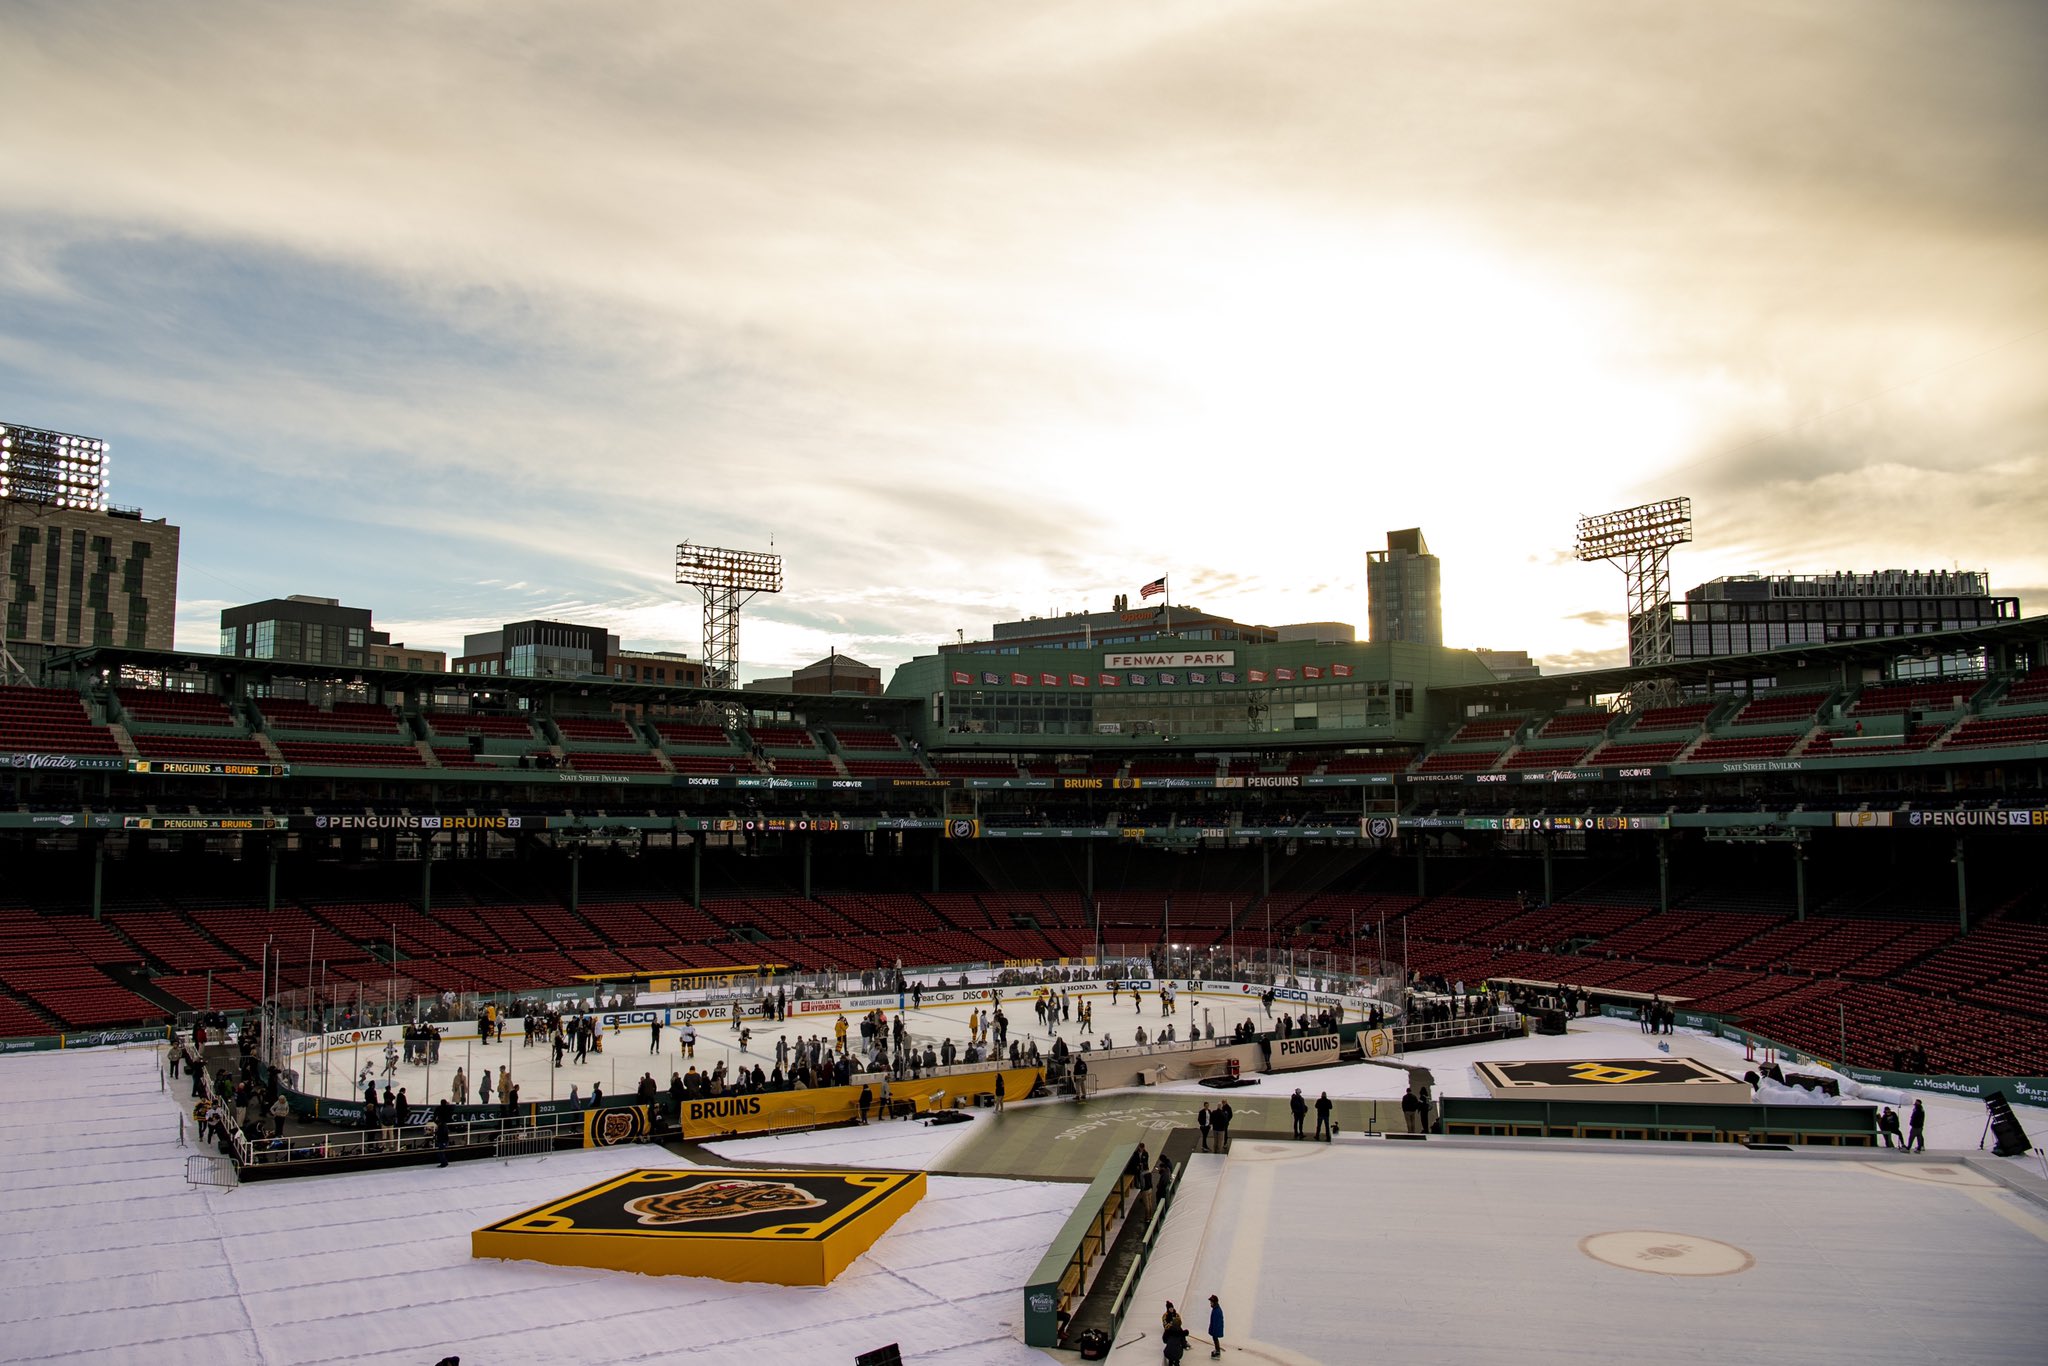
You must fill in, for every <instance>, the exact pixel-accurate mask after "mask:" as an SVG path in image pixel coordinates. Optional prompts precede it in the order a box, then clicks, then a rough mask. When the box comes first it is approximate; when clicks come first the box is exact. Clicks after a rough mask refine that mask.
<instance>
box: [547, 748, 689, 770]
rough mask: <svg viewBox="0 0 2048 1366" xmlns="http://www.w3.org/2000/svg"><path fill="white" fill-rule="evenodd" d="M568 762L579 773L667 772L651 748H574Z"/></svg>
mask: <svg viewBox="0 0 2048 1366" xmlns="http://www.w3.org/2000/svg"><path fill="white" fill-rule="evenodd" d="M567 763H568V765H569V767H571V768H573V769H575V770H576V771H577V772H578V773H666V772H668V770H667V769H666V768H664V767H662V763H661V760H660V759H658V758H656V757H655V756H654V754H653V752H652V751H650V750H644V749H643V750H633V751H627V750H594V749H572V750H570V751H569V752H568V758H567Z"/></svg>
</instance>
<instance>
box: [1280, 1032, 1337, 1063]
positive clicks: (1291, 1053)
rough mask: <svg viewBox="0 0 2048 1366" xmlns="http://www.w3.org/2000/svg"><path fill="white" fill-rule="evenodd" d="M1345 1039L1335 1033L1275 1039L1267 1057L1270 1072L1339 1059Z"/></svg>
mask: <svg viewBox="0 0 2048 1366" xmlns="http://www.w3.org/2000/svg"><path fill="white" fill-rule="evenodd" d="M1343 1049H1344V1041H1343V1039H1341V1038H1340V1037H1339V1036H1337V1035H1335V1034H1310V1035H1307V1036H1306V1037H1304V1038H1297V1039H1275V1040H1273V1049H1272V1053H1271V1055H1270V1056H1269V1057H1268V1058H1267V1059H1266V1070H1267V1071H1268V1072H1292V1071H1294V1070H1295V1069H1297V1068H1301V1067H1321V1066H1323V1065H1325V1064H1327V1063H1333V1062H1335V1061H1337V1055H1338V1054H1339V1053H1341V1052H1342V1051H1343Z"/></svg>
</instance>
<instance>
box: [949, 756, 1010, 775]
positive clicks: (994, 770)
mask: <svg viewBox="0 0 2048 1366" xmlns="http://www.w3.org/2000/svg"><path fill="white" fill-rule="evenodd" d="M932 767H933V768H935V769H937V770H938V772H939V773H940V775H941V776H943V777H947V778H1014V777H1016V776H1018V773H1019V769H1018V768H1017V763H1016V761H1015V760H1013V759H978V758H974V757H972V756H969V755H964V754H941V755H938V756H937V757H935V758H934V759H933V760H932Z"/></svg>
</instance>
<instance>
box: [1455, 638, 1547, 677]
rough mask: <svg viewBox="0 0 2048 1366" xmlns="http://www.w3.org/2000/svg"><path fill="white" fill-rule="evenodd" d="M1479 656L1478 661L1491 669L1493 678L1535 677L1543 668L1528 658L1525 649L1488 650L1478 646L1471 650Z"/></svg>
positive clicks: (1540, 673)
mask: <svg viewBox="0 0 2048 1366" xmlns="http://www.w3.org/2000/svg"><path fill="white" fill-rule="evenodd" d="M1472 653H1473V654H1475V655H1478V656H1479V662H1480V663H1481V664H1484V665H1485V666H1486V667H1487V668H1489V669H1491V670H1493V676H1494V677H1495V678H1501V679H1508V678H1537V677H1540V676H1541V675H1542V673H1543V669H1542V667H1541V666H1539V665H1538V664H1537V663H1536V661H1535V660H1533V659H1531V658H1529V652H1528V651H1527V650H1489V649H1487V648H1486V647H1485V646H1483V645H1482V646H1480V647H1479V648H1478V649H1476V650H1474V651H1473V652H1472Z"/></svg>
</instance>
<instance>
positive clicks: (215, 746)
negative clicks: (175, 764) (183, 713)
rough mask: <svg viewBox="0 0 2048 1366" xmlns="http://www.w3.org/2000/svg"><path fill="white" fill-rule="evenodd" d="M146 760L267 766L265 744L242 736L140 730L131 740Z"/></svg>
mask: <svg viewBox="0 0 2048 1366" xmlns="http://www.w3.org/2000/svg"><path fill="white" fill-rule="evenodd" d="M130 738H131V739H133V740H134V741H135V749H136V752H137V753H139V754H140V755H142V757H143V758H145V759H185V760H205V761H207V762H209V763H224V764H267V763H269V762H270V755H269V754H268V753H266V752H265V751H264V748H263V746H262V745H260V744H258V743H257V742H256V741H254V740H250V739H246V738H244V737H243V736H239V735H219V736H215V735H159V734H156V733H154V732H149V731H141V732H137V733H135V734H134V735H132V736H131V737H130Z"/></svg>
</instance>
